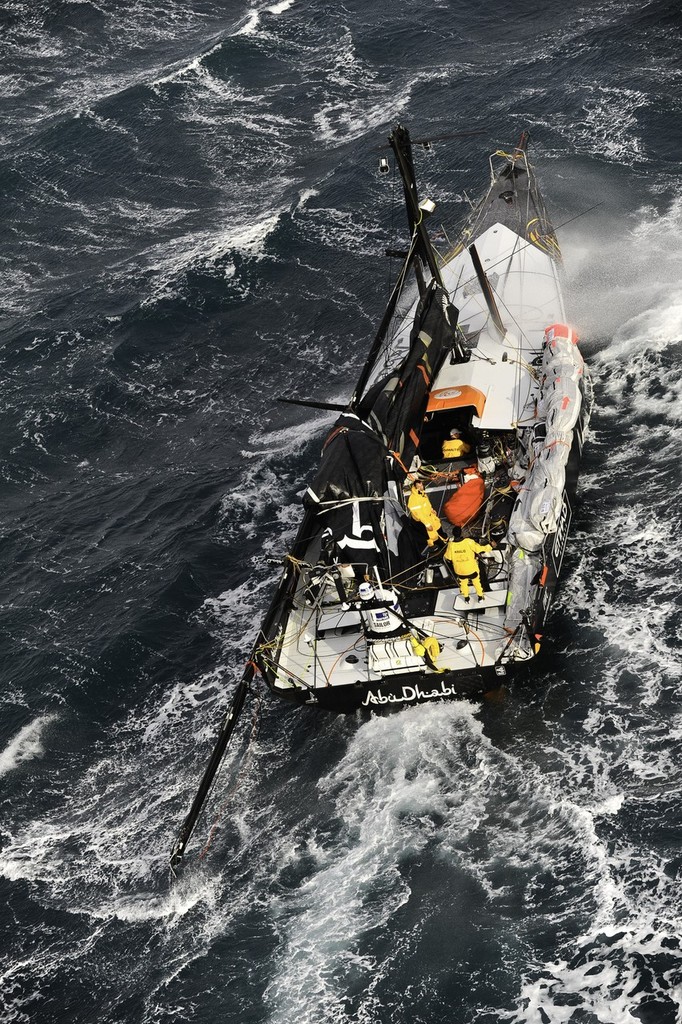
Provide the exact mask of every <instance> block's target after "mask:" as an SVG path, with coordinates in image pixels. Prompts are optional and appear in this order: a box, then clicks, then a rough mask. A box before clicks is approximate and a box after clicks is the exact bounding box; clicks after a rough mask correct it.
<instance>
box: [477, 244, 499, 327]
mask: <svg viewBox="0 0 682 1024" xmlns="http://www.w3.org/2000/svg"><path fill="white" fill-rule="evenodd" d="M469 255H470V256H471V262H472V263H473V265H474V270H475V271H476V277H477V278H478V283H479V284H480V286H481V291H482V292H483V298H484V299H485V304H486V306H487V307H488V312H489V313H490V316H491V318H492V321H493V323H494V324H495V327H496V328H497V331H498V333H499V335H500V337H502V338H504V336H505V335H506V333H507V328H506V327H505V326H504V324H503V323H502V317H501V316H500V311H499V309H498V308H497V303H496V302H495V296H494V295H493V290H492V288H491V286H490V281H489V280H488V277H487V275H486V272H485V270H484V269H483V264H482V263H481V257H480V256H479V255H478V249H477V248H476V246H475V245H470V246H469Z"/></svg>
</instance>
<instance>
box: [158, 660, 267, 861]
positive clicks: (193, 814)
mask: <svg viewBox="0 0 682 1024" xmlns="http://www.w3.org/2000/svg"><path fill="white" fill-rule="evenodd" d="M253 673H254V669H253V665H252V664H251V663H249V664H248V665H247V666H246V669H245V671H244V675H243V676H242V678H241V681H240V683H239V686H238V687H237V689H236V690H235V693H234V697H233V698H232V703H231V704H230V707H229V710H228V712H227V714H226V715H225V718H224V720H223V724H222V725H221V727H220V732H219V733H218V739H217V741H216V745H215V748H214V750H213V753H212V754H211V758H210V760H209V762H208V764H207V766H206V770H205V772H204V775H203V778H202V780H201V783H200V785H199V789H198V791H197V795H196V796H195V797H194V802H193V803H192V806H191V808H190V811H189V814H188V815H187V817H186V818H185V820H184V821H183V823H182V826H181V828H180V831H179V832H178V837H177V839H176V840H175V843H174V845H173V849H172V850H171V855H170V866H171V871H172V872H173V873H175V870H176V868H178V867H179V866H180V863H181V862H182V858H183V856H184V854H185V847H186V846H187V843H188V842H189V839H190V836H191V835H192V832H193V831H194V826H195V825H196V823H197V819H198V817H199V815H200V814H201V809H202V807H203V806H204V803H205V801H206V797H207V796H208V793H209V790H210V788H211V785H212V783H213V780H214V778H215V775H216V772H217V771H218V768H219V767H220V762H221V761H222V759H223V755H224V754H225V750H226V749H227V744H228V743H229V741H230V737H231V736H232V733H233V731H234V727H235V725H236V724H237V721H238V720H239V716H240V715H241V713H242V709H243V707H244V701H245V700H246V694H247V693H248V690H249V684H250V682H251V680H252V679H253Z"/></svg>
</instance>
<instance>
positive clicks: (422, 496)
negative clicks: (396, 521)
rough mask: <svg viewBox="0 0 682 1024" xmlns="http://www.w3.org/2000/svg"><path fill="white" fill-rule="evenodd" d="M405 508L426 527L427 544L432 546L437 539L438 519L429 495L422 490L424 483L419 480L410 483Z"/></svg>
mask: <svg viewBox="0 0 682 1024" xmlns="http://www.w3.org/2000/svg"><path fill="white" fill-rule="evenodd" d="M407 508H408V511H409V513H410V515H411V516H412V518H413V519H416V521H417V522H418V523H422V524H423V525H424V526H425V527H426V532H427V533H428V535H429V540H428V545H429V547H430V548H432V547H433V545H434V544H435V543H436V541H437V540H438V531H439V530H440V519H439V518H438V516H437V515H436V512H435V510H434V507H433V505H432V504H431V502H430V501H429V496H428V494H427V493H426V491H425V490H424V484H423V483H421V482H420V481H417V482H416V483H415V484H413V485H412V488H411V490H410V496H409V498H408V499H407Z"/></svg>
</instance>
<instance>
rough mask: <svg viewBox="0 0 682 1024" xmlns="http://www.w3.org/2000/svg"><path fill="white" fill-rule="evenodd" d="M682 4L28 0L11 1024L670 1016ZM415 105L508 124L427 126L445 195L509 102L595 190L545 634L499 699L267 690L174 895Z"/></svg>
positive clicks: (7, 363)
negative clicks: (183, 844) (365, 702)
mask: <svg viewBox="0 0 682 1024" xmlns="http://www.w3.org/2000/svg"><path fill="white" fill-rule="evenodd" d="M680 24H681V15H680V11H679V6H678V4H677V3H676V2H675V0H669V2H666V0H654V2H650V3H647V2H635V0H604V2H601V3H597V4H593V3H590V4H586V3H584V4H579V5H578V6H577V7H575V9H573V10H569V8H568V7H567V5H565V4H562V3H558V2H556V0H551V2H550V3H548V4H545V5H543V7H542V10H541V11H538V10H537V8H536V5H530V4H528V3H522V4H521V5H512V4H507V5H504V6H502V7H500V6H499V5H498V6H495V5H488V6H485V5H480V4H474V3H471V2H469V0H467V2H465V3H461V4H454V3H451V2H448V0H432V2H430V3H426V4H424V3H420V4H418V3H415V2H413V0H399V2H398V3H396V4H393V5H391V6H390V9H389V8H386V9H384V8H383V7H379V6H377V5H373V4H366V3H360V2H356V0H351V2H348V3H345V4H338V5H335V6H334V5H328V4H323V3H321V2H319V0H281V2H275V3H271V4H261V5H256V4H254V5H253V6H251V7H249V6H247V5H240V3H239V0H232V2H230V3H223V4H220V3H218V2H217V0H198V2H195V0H193V2H191V3H190V2H188V0H187V2H185V0H169V2H167V3H165V4H160V3H157V2H155V0H123V2H117V3H113V2H108V0H97V2H88V0H62V2H56V0H52V2H47V0H38V2H33V0H31V2H29V0H13V2H12V3H11V4H9V3H5V4H4V5H2V7H0V29H1V32H2V49H3V62H2V66H3V75H2V79H1V81H0V107H1V111H2V127H1V128H0V133H1V137H2V151H1V153H2V155H1V158H0V159H1V162H0V183H1V185H2V194H3V199H2V215H3V221H4V224H3V236H2V238H3V245H2V249H1V252H0V261H1V266H0V269H1V274H0V282H1V286H0V309H1V313H0V330H1V331H2V348H1V349H0V369H1V373H2V377H1V380H2V394H3V401H2V405H1V409H0V439H1V440H0V444H1V445H2V449H1V451H2V456H1V462H0V469H1V479H2V502H1V508H2V512H1V515H2V580H3V587H2V633H1V636H2V642H3V648H4V650H3V670H4V671H3V679H4V682H3V689H2V703H3V714H2V720H1V724H0V729H1V737H0V742H1V745H0V801H1V808H2V818H1V821H0V831H1V841H2V842H1V849H0V890H1V894H2V900H3V904H4V905H5V908H6V909H5V913H3V914H2V915H0V931H1V933H2V946H1V949H2V958H1V961H0V979H1V980H0V1016H1V1017H2V1019H3V1021H7V1022H8V1024H23V1022H34V1021H37V1022H39V1024H42V1022H52V1021H60V1022H67V1021H73V1022H86V1021H92V1020H97V1021H98V1022H102V1024H105V1022H111V1024H121V1022H130V1024H133V1022H135V1024H138V1022H143V1024H170V1022H174V1021H191V1022H196V1024H199V1022H211V1024H212V1022H215V1021H218V1020H220V1021H235V1022H236V1021H239V1022H245V1024H246V1022H254V1024H255V1022H271V1024H293V1022H297V1024H328V1022H334V1024H346V1022H351V1021H353V1022H355V1021H358V1022H362V1024H384V1022H389V1021H391V1022H399V1024H403V1022H404V1024H408V1022H409V1024H418V1022H424V1024H438V1022H443V1024H445V1022H448V1024H451V1022H453V1021H457V1022H458V1024H459V1022H461V1024H474V1022H475V1024H502V1022H509V1024H547V1022H550V1024H555V1022H557V1024H559V1022H561V1024H563V1022H566V1024H595V1022H600V1024H635V1022H640V1021H644V1022H646V1024H679V1022H680V1021H682V950H681V948H680V939H679V936H680V925H681V912H680V907H681V906H682V900H681V899H680V881H681V879H682V850H681V846H680V834H681V833H680V826H681V824H682V822H681V812H680V799H679V790H680V783H681V781H682V769H681V767H680V765H681V764H682V715H681V713H680V698H679V686H680V675H681V670H680V660H679V631H680V607H679V604H680V598H679V594H680V589H681V583H682V580H681V579H680V576H681V572H680V536H681V534H682V523H681V521H680V520H681V513H680V502H679V498H678V489H679V483H680V471H679V465H680V458H679V450H680V444H681V442H682V436H681V428H680V422H681V416H680V411H681V407H682V403H681V401H680V374H679V365H680V358H681V356H682V285H681V284H680V281H681V280H682V274H681V270H682V241H681V240H680V239H681V238H682V202H681V201H680V197H679V181H680V145H681V141H682V133H681V132H680V127H679V125H680V112H681V107H682V102H681V95H682V92H681V88H680V86H681V77H682V76H681V73H680V69H679V52H680ZM398 118H400V119H403V120H405V121H406V122H407V123H408V124H409V125H410V126H411V127H412V128H413V130H414V131H415V134H421V135H428V134H431V135H441V134H445V133H447V132H450V131H456V130H463V129H468V130H480V131H481V132H482V134H481V135H480V136H477V137H471V138H467V139H463V140H460V141H458V142H450V143H440V144H439V145H438V146H437V147H436V148H435V151H434V153H433V154H426V153H425V154H423V155H421V156H420V158H419V164H420V166H419V171H420V178H421V180H422V182H423V183H424V191H425V192H428V193H429V194H430V195H432V196H433V198H435V199H436V200H437V201H438V203H439V214H440V216H441V219H442V222H443V224H444V225H445V226H446V228H447V229H448V230H449V231H453V230H455V231H456V226H457V223H458V221H459V220H460V219H461V217H462V215H463V212H464V210H465V205H464V204H465V202H466V199H465V191H466V192H468V193H469V194H471V195H476V194H477V191H478V190H479V189H480V188H481V187H482V186H483V184H484V182H485V179H486V164H485V155H486V154H487V152H488V151H489V150H490V149H492V148H494V147H496V146H497V145H499V144H500V143H507V144H508V143H513V142H514V141H515V140H516V138H517V136H518V134H519V132H520V130H521V129H522V128H524V127H530V128H531V131H532V133H533V138H534V144H535V148H534V151H533V152H534V158H535V161H536V164H537V165H538V167H539V171H540V179H541V182H542V184H543V188H544V192H545V195H546V198H547V201H548V204H549V206H550V209H551V210H552V212H553V215H554V220H555V222H556V223H558V224H562V223H564V222H569V223H566V226H565V227H564V228H563V229H560V231H559V236H560V240H561V243H562V247H563V250H564V255H565V260H566V269H567V273H568V279H569V280H568V296H567V298H568V305H569V308H570V310H571V315H572V320H573V322H574V323H575V324H576V325H577V326H578V327H579V330H580V333H581V336H582V337H583V338H584V346H583V347H584V351H585V354H586V355H587V357H588V358H589V360H590V363H591V366H592V368H593V371H594V375H595V383H596V401H597V405H596V409H595V413H594V418H593V425H592V431H591V437H590V442H589V446H588V448H587V449H586V461H585V466H584V477H583V485H582V491H581V501H580V505H579V508H578V512H577V516H576V520H575V524H574V532H573V539H572V542H571V545H570V548H569V553H568V555H567V562H566V574H565V578H564V580H563V584H562V589H561V592H560V596H559V601H558V605H557V607H556V610H555V612H554V615H553V619H552V628H551V640H550V641H549V642H548V645H547V648H548V649H547V652H546V657H545V660H544V663H543V664H542V665H541V666H539V668H538V669H537V671H535V672H534V673H533V674H532V675H529V677H528V679H527V680H521V681H520V682H519V683H517V684H515V685H514V686H513V687H511V688H510V690H509V692H508V693H507V695H506V696H505V698H504V700H503V701H501V702H500V703H496V704H491V705H485V706H483V707H482V708H479V707H478V706H476V705H465V704H462V705H457V704H452V705H441V706H432V707H428V706H425V707H421V708H413V709H405V710H404V711H402V712H400V713H398V714H395V715H393V716H391V717H388V718H377V719H371V720H370V719H365V718H360V717H358V718H357V719H355V718H352V719H341V718H333V717H325V716H323V715H319V714H315V713H313V712H309V713H308V712H299V711H295V710H292V709H289V708H287V707H285V706H282V705H279V704H275V703H274V702H272V701H269V700H265V701H264V702H263V707H262V711H261V731H260V736H259V739H258V742H257V743H256V744H255V745H254V746H253V747H252V749H251V754H250V757H249V758H248V759H247V760H246V761H245V762H243V755H244V751H245V747H246V745H247V733H248V723H246V728H245V729H244V730H243V733H244V735H243V739H242V740H241V741H240V743H238V744H237V746H236V748H235V749H234V750H233V751H232V753H231V754H230V756H229V758H228V760H227V763H226V766H225V769H224V772H223V775H222V776H221V780H220V784H219V785H218V786H217V787H216V789H215V791H214V793H213V795H212V798H211V801H210V806H209V808H208V813H207V815H206V818H205V820H204V822H203V824H202V826H201V828H200V829H199V831H198V836H197V841H196V842H195V843H194V845H193V847H192V856H191V857H190V861H189V863H188V867H187V870H185V872H184V874H183V876H182V879H181V880H180V882H179V884H177V885H176V886H175V887H174V888H172V889H169V886H168V877H167V870H166V864H167V855H168V850H169V847H170V845H171V842H172V839H173V836H174V833H175V829H176V827H177V825H178V823H179V821H180V820H181V818H182V816H183V814H184V812H185V810H186V808H187V806H188V803H189V800H190V799H191V797H192V795H193V792H194V786H195V784H196V781H197V779H198V776H199V773H200V771H201V768H202V766H203V764H204V762H205V760H206V758H207V756H208V752H209V750H210V746H211V740H212V736H213V733H214V730H215V727H216V722H217V719H218V716H219V715H220V713H221V711H222V709H223V708H224V707H225V705H226V701H227V698H228V695H229V692H230V689H231V687H232V686H233V684H234V681H235V679H236V675H237V671H238V666H239V665H240V663H241V661H242V659H243V658H244V656H245V654H246V652H247V651H248V647H249V643H250V641H251V639H252V638H253V635H254V629H255V623H256V622H257V620H258V617H259V615H260V614H261V612H262V610H263V608H264V607H265V604H266V601H267V596H268V588H269V576H270V573H271V572H272V568H271V567H270V566H269V565H268V564H267V562H266V558H267V557H272V556H277V555H279V554H281V553H282V552H283V550H284V548H285V545H286V542H287V540H288V539H290V538H291V536H292V533H293V530H294V527H295V522H296V515H297V513H296V506H297V497H296V495H297V492H298V491H299V490H300V488H301V486H302V484H303V481H304V480H305V478H306V474H307V473H308V472H309V471H310V469H311V467H312V466H313V465H314V463H315V460H316V458H317V451H318V448H319V443H320V439H321V437H322V435H323V433H324V430H325V428H326V427H327V425H328V422H329V419H328V418H325V417H324V416H322V415H318V414H313V415H312V416H307V415H306V414H304V413H303V412H302V411H300V410H299V411H296V410H293V409H291V408H287V407H284V406H279V405H277V403H276V402H275V398H276V397H277V395H279V394H283V393H284V394H291V393H296V394H299V395H305V396H315V397H318V398H321V399H330V400H339V399H341V398H343V397H344V396H347V395H348V394H349V393H350V389H351V387H352V384H353V383H354V380H355V377H356V375H357V372H358V367H359V365H360V363H361V361H362V358H363V353H364V352H365V351H366V348H367V345H368V341H369V339H370V337H371V336H372V333H373V330H374V328H375V325H376V323H377V321H378V318H379V317H380V315H381V312H382V304H383V302H384V301H385V299H386V296H387V294H388V287H389V280H390V273H391V268H390V266H389V265H388V261H387V260H386V258H385V257H384V256H383V255H382V253H383V250H384V249H385V248H386V246H387V245H391V244H393V245H395V244H398V245H399V244H401V238H402V234H401V233H402V232H403V220H404V216H403V213H402V210H401V209H400V206H399V203H398V200H399V194H398V190H397V188H396V186H395V185H394V183H393V181H392V177H391V176H387V177H386V178H384V177H380V176H378V175H377V174H376V157H377V153H376V151H375V148H374V147H376V146H377V145H379V144H380V143H381V142H382V140H383V139H384V137H385V136H386V134H387V132H388V130H389V129H390V126H391V124H392V123H393V122H394V121H395V120H396V119H398ZM394 190H395V194H394ZM392 197H393V198H395V200H396V202H395V204H392ZM595 203H601V204H603V205H601V206H599V207H598V208H597V209H593V210H591V212H589V213H587V214H585V215H584V216H581V217H580V218H579V219H577V220H576V219H573V218H575V217H576V215H577V214H581V213H583V211H585V210H587V209H588V208H590V207H593V206H594V204H595ZM242 763H244V768H243V771H242V773H241V776H239V779H238V787H237V789H236V792H234V793H233V795H232V796H231V799H229V802H228V800H227V798H228V797H229V795H230V792H231V791H232V789H233V788H234V785H233V784H234V782H235V779H236V776H237V771H238V767H239V765H240V764H242ZM215 820H217V828H216V829H214V831H213V832H210V826H211V822H213V821H215ZM209 838H211V842H210V845H209V847H208V849H207V850H206V851H205V855H204V857H203V859H202V860H199V859H198V853H199V851H200V850H201V848H202V846H203V845H204V844H206V842H207V840H208V839H209Z"/></svg>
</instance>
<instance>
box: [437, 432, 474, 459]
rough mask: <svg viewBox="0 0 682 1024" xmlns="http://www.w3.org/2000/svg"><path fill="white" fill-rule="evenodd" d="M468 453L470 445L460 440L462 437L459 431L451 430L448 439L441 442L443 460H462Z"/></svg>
mask: <svg viewBox="0 0 682 1024" xmlns="http://www.w3.org/2000/svg"><path fill="white" fill-rule="evenodd" d="M470 451H471V445H470V444H467V443H466V441H464V440H463V439H462V435H461V433H460V431H459V430H454V429H453V430H451V431H450V437H449V439H448V440H447V441H443V458H444V459H463V458H464V456H465V455H468V454H469V452H470Z"/></svg>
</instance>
